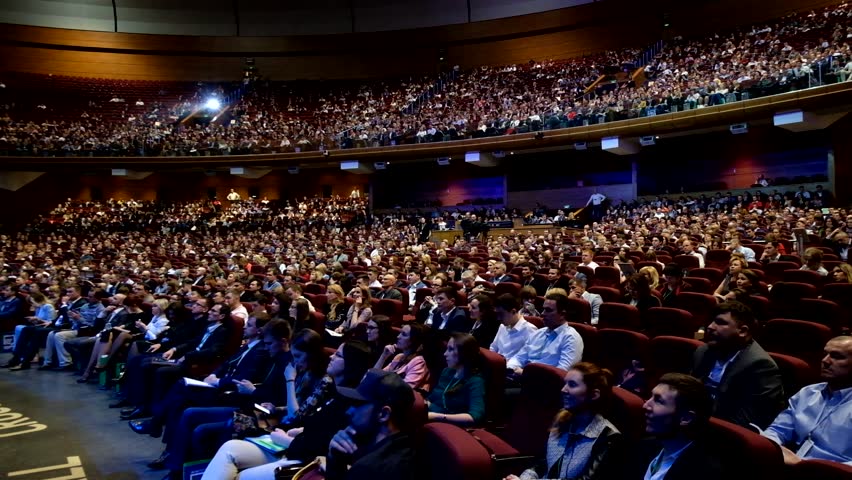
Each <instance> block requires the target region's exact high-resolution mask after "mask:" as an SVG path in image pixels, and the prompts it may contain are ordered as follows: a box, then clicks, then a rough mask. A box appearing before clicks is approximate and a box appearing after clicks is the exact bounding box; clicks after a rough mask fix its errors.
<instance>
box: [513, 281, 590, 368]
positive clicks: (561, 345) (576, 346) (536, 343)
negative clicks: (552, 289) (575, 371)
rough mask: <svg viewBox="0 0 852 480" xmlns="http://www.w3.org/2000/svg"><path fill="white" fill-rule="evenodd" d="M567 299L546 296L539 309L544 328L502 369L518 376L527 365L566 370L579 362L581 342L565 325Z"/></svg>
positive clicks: (532, 335)
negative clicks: (533, 364)
mask: <svg viewBox="0 0 852 480" xmlns="http://www.w3.org/2000/svg"><path fill="white" fill-rule="evenodd" d="M570 308H571V306H570V302H569V300H568V297H567V296H565V295H562V294H561V293H550V294H548V295H547V296H545V297H544V306H543V307H542V309H541V312H542V315H543V320H544V326H545V327H546V328H540V329H538V330H536V331H535V332H533V333H532V334H531V335H530V336H529V339H528V340H527V343H526V344H524V346H523V348H521V350H520V351H519V352H518V353H517V355H514V356H512V358H510V359H509V360H508V361H507V362H506V368H508V369H509V370H512V371H514V373H515V375H518V376H520V375H521V373H523V370H524V367H525V366H527V365H528V364H530V363H544V364H547V365H551V366H554V367H557V368H561V369H562V370H565V371H567V370H569V369H570V368H571V366H572V365H574V364H575V363H577V362H579V361H580V360H581V359H582V358H583V338H582V337H580V334H579V333H578V332H577V330H574V328H573V327H571V326H570V325H568V315H569V313H568V312H569V310H570Z"/></svg>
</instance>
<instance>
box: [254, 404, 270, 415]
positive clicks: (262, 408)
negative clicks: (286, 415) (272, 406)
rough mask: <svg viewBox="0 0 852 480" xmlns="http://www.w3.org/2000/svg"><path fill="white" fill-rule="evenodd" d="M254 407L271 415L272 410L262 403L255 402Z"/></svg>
mask: <svg viewBox="0 0 852 480" xmlns="http://www.w3.org/2000/svg"><path fill="white" fill-rule="evenodd" d="M254 409H255V410H259V411H261V412H263V413H265V414H267V415H270V414H271V413H272V412H270V411H269V409H268V408H266V407H264V406H263V405H260V404H259V403H255V404H254Z"/></svg>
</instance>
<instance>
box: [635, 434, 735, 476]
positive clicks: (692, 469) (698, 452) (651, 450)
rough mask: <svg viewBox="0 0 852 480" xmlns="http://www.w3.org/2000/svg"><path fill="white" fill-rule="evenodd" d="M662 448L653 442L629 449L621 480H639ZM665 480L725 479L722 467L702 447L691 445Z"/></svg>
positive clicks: (642, 443)
mask: <svg viewBox="0 0 852 480" xmlns="http://www.w3.org/2000/svg"><path fill="white" fill-rule="evenodd" d="M661 450H662V446H661V445H660V444H659V443H658V442H657V441H656V440H654V439H646V440H642V441H641V442H639V444H638V445H636V446H634V447H632V448H630V449H629V451H628V452H629V453H628V457H627V460H626V461H625V462H624V471H623V472H622V474H621V475H620V478H622V479H624V480H642V479H643V478H644V476H645V472H646V471H647V470H648V466H649V465H651V462H653V461H654V458H655V457H656V456H657V455H658V454H659V453H660V451H661ZM664 478H665V480H720V479H725V478H726V477H725V476H724V474H723V471H722V465H721V464H720V463H719V461H718V460H717V459H716V458H714V457H713V455H712V454H711V452H709V451H708V450H707V447H706V446H705V444H704V443H702V442H699V441H696V442H693V443H692V445H690V446H689V447H688V448H687V449H686V450H684V451H683V452H682V453H681V454H680V456H678V457H677V460H675V462H674V464H673V465H672V466H671V468H670V469H669V471H668V472H667V473H666V476H665V477H664Z"/></svg>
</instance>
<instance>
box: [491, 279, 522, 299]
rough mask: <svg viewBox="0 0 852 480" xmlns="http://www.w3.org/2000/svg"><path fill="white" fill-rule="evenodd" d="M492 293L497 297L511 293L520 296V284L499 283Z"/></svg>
mask: <svg viewBox="0 0 852 480" xmlns="http://www.w3.org/2000/svg"><path fill="white" fill-rule="evenodd" d="M494 293H496V294H497V295H498V296H499V295H503V294H504V293H511V294H512V295H515V296H517V295H520V293H521V284H520V283H515V282H500V283H498V284H496V285H494Z"/></svg>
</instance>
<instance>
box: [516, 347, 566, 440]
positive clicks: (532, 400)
mask: <svg viewBox="0 0 852 480" xmlns="http://www.w3.org/2000/svg"><path fill="white" fill-rule="evenodd" d="M565 373H566V372H565V371H564V370H561V369H559V368H556V367H551V366H550V365H545V364H543V363H531V364H529V365H527V366H526V367H524V373H523V374H522V375H521V394H520V396H519V397H518V402H517V403H516V404H515V408H514V410H513V411H512V418H511V419H510V420H509V424H508V426H507V427H506V435H505V438H506V440H507V441H508V442H509V444H511V445H512V446H513V447H515V448H516V449H517V450H518V451H519V452H520V453H521V454H523V455H534V456H541V455H544V453H545V448H546V445H547V436H548V432H549V430H550V427H551V425H552V424H553V419H554V418H555V417H556V413H557V412H559V410H560V409H561V408H562V387H563V386H564V384H565Z"/></svg>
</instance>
